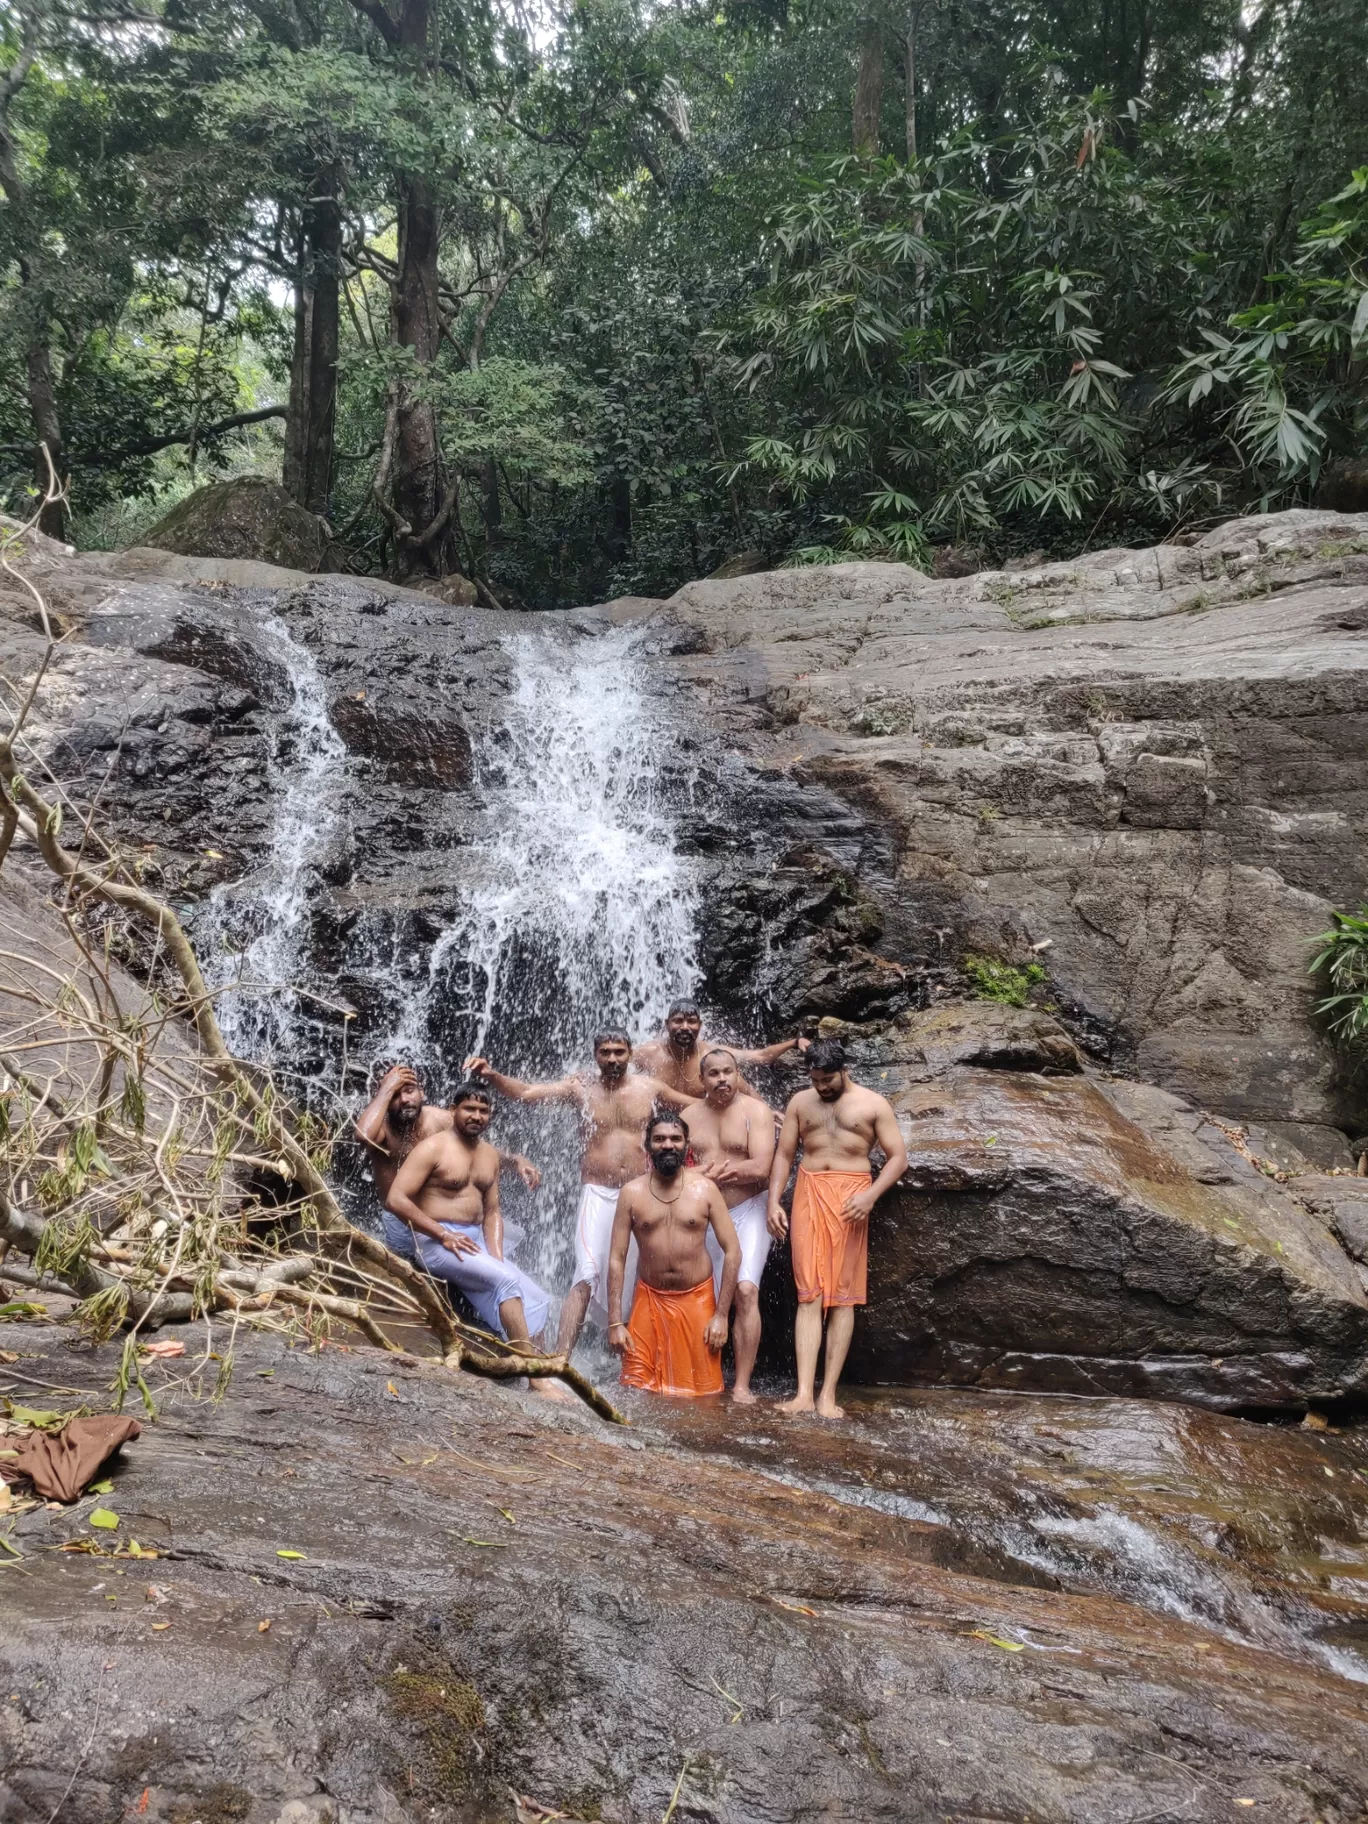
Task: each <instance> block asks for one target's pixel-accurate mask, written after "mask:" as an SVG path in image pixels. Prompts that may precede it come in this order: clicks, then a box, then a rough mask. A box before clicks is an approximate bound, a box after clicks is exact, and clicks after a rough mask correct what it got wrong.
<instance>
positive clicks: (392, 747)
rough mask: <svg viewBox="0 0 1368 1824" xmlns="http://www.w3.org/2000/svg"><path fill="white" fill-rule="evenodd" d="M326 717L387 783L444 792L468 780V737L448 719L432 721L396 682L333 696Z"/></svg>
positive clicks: (458, 723) (469, 753) (469, 769)
mask: <svg viewBox="0 0 1368 1824" xmlns="http://www.w3.org/2000/svg"><path fill="white" fill-rule="evenodd" d="M328 714H329V716H330V718H331V720H332V724H333V727H334V728H335V729H336V730H337V732H338V734H339V735H341V737H342V739H343V740H344V741H345V742H346V744H347V746H348V747H349V748H350V749H351V751H352V752H353V753H354V754H365V755H367V756H368V757H369V758H371V759H376V760H381V761H383V762H384V777H385V778H386V780H387V781H388V782H389V783H390V784H391V785H419V786H422V785H426V786H434V787H436V788H438V789H439V790H442V791H450V790H452V789H453V788H454V787H456V786H458V785H464V784H466V783H467V781H468V780H469V778H470V772H471V749H470V737H469V735H468V734H467V733H466V731H465V729H464V727H463V726H462V724H461V723H460V722H459V721H458V720H456V719H455V718H454V717H449V718H445V719H441V720H439V719H437V718H436V717H434V716H433V715H431V714H430V713H428V712H427V710H426V708H425V707H420V706H415V704H414V701H413V698H412V696H411V694H410V693H409V692H408V691H407V690H405V689H404V688H403V686H402V685H400V684H398V683H396V684H393V685H390V686H389V687H385V686H383V685H382V686H381V687H380V688H379V689H377V690H375V691H373V692H366V691H353V692H351V693H350V694H347V695H343V696H340V697H335V698H334V699H333V701H332V703H331V704H330V705H329V709H328Z"/></svg>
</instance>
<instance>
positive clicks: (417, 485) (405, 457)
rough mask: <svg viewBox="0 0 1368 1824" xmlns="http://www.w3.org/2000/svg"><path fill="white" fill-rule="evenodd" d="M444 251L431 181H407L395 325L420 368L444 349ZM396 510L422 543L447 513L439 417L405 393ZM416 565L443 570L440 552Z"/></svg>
mask: <svg viewBox="0 0 1368 1824" xmlns="http://www.w3.org/2000/svg"><path fill="white" fill-rule="evenodd" d="M440 247H441V209H440V207H439V205H438V203H437V200H436V197H435V196H434V194H433V189H432V186H431V184H429V183H428V182H427V180H426V179H425V178H420V177H414V176H411V175H410V176H406V177H405V178H404V179H403V180H402V189H401V194H400V200H399V277H398V280H397V282H396V284H395V288H394V302H393V310H392V321H393V330H394V341H395V344H396V346H397V347H399V348H405V349H409V350H411V351H412V354H413V357H414V360H415V361H416V362H417V364H418V366H419V367H428V366H430V365H431V363H432V362H433V361H435V360H436V358H437V351H438V349H439V347H440V346H441V340H442V323H441V317H440V315H439V313H438V308H437V255H438V252H439V249H440ZM394 470H395V473H394V505H395V509H396V511H397V512H398V513H399V515H400V516H401V518H403V519H405V520H406V521H407V522H408V526H409V536H410V538H411V539H416V540H419V541H421V539H422V537H423V535H424V533H425V532H426V531H427V530H428V528H429V527H430V526H431V525H432V524H433V522H434V521H435V520H436V519H437V517H438V514H439V513H440V512H441V508H442V456H441V448H440V445H439V443H438V439H437V414H436V412H435V411H434V410H433V408H432V406H431V405H430V404H429V403H428V402H427V401H426V400H424V399H419V398H415V397H414V396H413V393H412V391H411V390H410V389H409V388H408V387H405V388H404V389H403V391H402V394H401V396H400V401H399V424H398V438H397V441H396V445H395V463H394ZM410 551H411V562H412V564H414V565H418V564H421V563H423V561H424V557H425V556H426V559H427V561H428V562H429V563H431V564H432V565H433V566H434V567H435V568H438V569H440V568H441V566H440V563H439V561H438V558H439V554H438V552H437V551H429V552H426V553H423V552H421V551H420V550H418V548H417V547H416V546H410Z"/></svg>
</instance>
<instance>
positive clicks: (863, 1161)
mask: <svg viewBox="0 0 1368 1824" xmlns="http://www.w3.org/2000/svg"><path fill="white" fill-rule="evenodd" d="M808 1075H809V1076H810V1078H811V1080H812V1088H811V1089H804V1090H800V1091H799V1093H798V1094H797V1095H796V1096H794V1097H793V1099H792V1100H791V1101H790V1103H789V1105H788V1107H787V1108H786V1109H785V1110H784V1125H783V1128H782V1129H781V1130H780V1134H779V1144H778V1146H777V1147H776V1148H775V1150H774V1164H773V1166H772V1167H771V1169H770V1181H769V1226H770V1233H771V1234H772V1235H775V1236H778V1237H783V1236H784V1235H789V1236H790V1237H791V1246H792V1254H793V1277H794V1281H795V1283H796V1285H797V1287H798V1316H797V1319H796V1320H795V1323H794V1326H793V1346H794V1353H795V1354H796V1356H797V1358H798V1391H797V1393H796V1394H795V1395H794V1397H793V1398H792V1399H791V1400H786V1401H785V1402H784V1408H785V1410H786V1411H788V1412H814V1411H815V1412H817V1413H819V1414H820V1415H821V1416H822V1417H823V1418H827V1419H840V1418H844V1417H845V1414H844V1413H843V1412H842V1410H841V1408H840V1407H839V1406H838V1405H837V1404H836V1387H837V1383H838V1382H839V1381H840V1378H841V1370H842V1368H844V1367H845V1359H846V1354H847V1352H848V1351H849V1349H850V1339H851V1336H852V1335H853V1333H854V1329H855V1307H856V1305H862V1304H863V1303H864V1302H865V1278H866V1269H867V1266H868V1261H869V1213H870V1211H871V1210H872V1209H873V1208H874V1205H875V1204H876V1203H877V1202H878V1201H879V1199H880V1197H882V1196H883V1194H884V1192H885V1191H886V1190H888V1188H889V1187H890V1186H891V1185H894V1184H896V1183H897V1181H898V1179H899V1178H901V1177H902V1175H903V1173H904V1172H905V1171H906V1170H907V1148H906V1147H905V1146H904V1145H903V1138H902V1134H901V1133H900V1132H899V1130H898V1120H897V1116H896V1115H895V1114H894V1113H893V1110H892V1109H891V1108H890V1107H889V1105H888V1103H887V1102H886V1101H885V1100H884V1098H883V1097H882V1096H879V1095H875V1093H874V1091H873V1090H872V1089H863V1088H862V1087H861V1086H860V1085H859V1084H858V1083H853V1082H852V1081H851V1080H850V1077H849V1075H848V1073H847V1071H846V1058H845V1051H844V1048H843V1047H842V1046H841V1044H840V1042H839V1040H837V1039H818V1040H817V1042H816V1043H815V1044H814V1045H812V1046H811V1047H810V1048H809V1050H808ZM800 1146H801V1147H802V1149H803V1163H802V1164H801V1165H800V1166H799V1168H798V1181H797V1184H796V1186H795V1187H794V1192H793V1221H792V1224H790V1222H789V1219H788V1217H787V1216H786V1215H785V1214H784V1206H783V1204H782V1203H781V1202H780V1201H779V1200H780V1198H781V1197H782V1196H783V1194H784V1186H785V1185H786V1184H787V1183H788V1176H789V1172H790V1170H791V1169H792V1167H793V1161H794V1157H795V1155H796V1154H797V1151H798V1148H799V1147H800ZM876 1146H877V1147H879V1148H880V1149H881V1150H882V1152H883V1155H884V1166H883V1170H882V1171H881V1172H880V1173H879V1175H878V1177H877V1178H875V1179H873V1180H872V1181H871V1178H870V1167H869V1155H870V1153H871V1152H872V1151H873V1150H874V1148H875V1147H876ZM824 1329H825V1332H826V1370H825V1372H824V1374H823V1376H822V1391H821V1394H820V1396H816V1397H814V1389H815V1386H816V1381H817V1356H818V1353H819V1352H820V1350H821V1347H822V1333H823V1330H824Z"/></svg>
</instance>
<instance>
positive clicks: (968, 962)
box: [961, 955, 1045, 1007]
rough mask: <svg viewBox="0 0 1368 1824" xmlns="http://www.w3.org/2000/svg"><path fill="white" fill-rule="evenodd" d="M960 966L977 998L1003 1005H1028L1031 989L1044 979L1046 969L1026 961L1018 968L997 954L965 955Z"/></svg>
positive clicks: (977, 999)
mask: <svg viewBox="0 0 1368 1824" xmlns="http://www.w3.org/2000/svg"><path fill="white" fill-rule="evenodd" d="M961 967H962V968H963V970H964V973H965V974H966V975H967V976H968V977H969V982H970V985H971V987H972V989H973V994H974V999H975V1000H976V1001H1000V1002H1001V1003H1002V1005H1003V1006H1004V1007H1026V1006H1029V1005H1030V999H1031V990H1032V989H1033V988H1038V987H1039V986H1040V984H1041V983H1042V982H1043V981H1044V980H1045V970H1044V969H1043V968H1042V967H1041V965H1040V964H1039V963H1027V964H1026V965H1025V967H1024V968H1020V969H1019V968H1017V967H1016V965H1015V964H1013V963H1008V962H1004V961H1003V959H1002V958H1001V957H998V956H973V955H970V956H966V957H965V958H964V961H963V963H962V965H961Z"/></svg>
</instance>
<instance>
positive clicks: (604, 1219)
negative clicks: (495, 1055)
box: [466, 1032, 688, 1355]
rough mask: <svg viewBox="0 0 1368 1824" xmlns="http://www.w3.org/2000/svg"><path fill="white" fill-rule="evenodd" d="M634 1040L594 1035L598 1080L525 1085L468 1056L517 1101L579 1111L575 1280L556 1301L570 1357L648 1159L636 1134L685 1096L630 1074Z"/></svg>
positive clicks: (474, 1070) (476, 1073)
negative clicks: (623, 1196) (657, 1110)
mask: <svg viewBox="0 0 1368 1824" xmlns="http://www.w3.org/2000/svg"><path fill="white" fill-rule="evenodd" d="M631 1059H632V1041H631V1040H630V1039H629V1038H628V1037H627V1034H626V1033H625V1032H601V1033H600V1034H599V1035H598V1037H597V1038H596V1039H595V1040H594V1063H595V1064H596V1065H597V1066H598V1080H597V1082H595V1081H592V1080H591V1079H589V1078H587V1077H578V1076H575V1077H561V1078H560V1079H558V1081H556V1082H554V1083H523V1082H521V1081H520V1080H519V1079H518V1078H517V1077H506V1076H504V1075H503V1073H502V1072H501V1071H497V1070H494V1069H492V1068H491V1066H490V1063H489V1060H488V1059H487V1058H468V1059H467V1060H466V1069H467V1071H469V1073H470V1075H471V1076H472V1077H478V1078H480V1079H481V1080H482V1081H485V1082H488V1083H492V1084H493V1085H494V1087H495V1089H497V1090H499V1091H500V1092H501V1093H502V1094H503V1095H505V1096H511V1097H512V1098H513V1100H514V1101H515V1102H571V1103H573V1104H574V1106H575V1107H576V1108H577V1109H578V1110H579V1113H580V1131H581V1132H582V1134H583V1136H584V1154H583V1157H582V1159H581V1161H580V1184H581V1187H582V1188H581V1190H580V1201H579V1213H578V1216H577V1218H576V1222H575V1283H574V1284H573V1285H572V1286H571V1288H570V1291H569V1293H568V1294H567V1296H566V1300H565V1303H564V1304H563V1305H562V1306H561V1315H560V1331H559V1334H558V1336H557V1339H556V1349H557V1352H558V1353H559V1354H561V1355H569V1353H570V1351H571V1350H572V1349H573V1348H574V1346H575V1344H576V1343H577V1342H578V1341H579V1333H580V1331H581V1330H582V1329H583V1328H584V1319H585V1314H586V1312H587V1311H588V1309H589V1302H590V1300H591V1299H593V1300H595V1301H596V1302H597V1303H598V1304H599V1305H602V1303H603V1298H604V1293H605V1291H606V1288H607V1276H608V1246H609V1243H610V1241H611V1240H612V1235H613V1214H614V1212H615V1210H616V1209H617V1201H618V1192H619V1191H620V1190H621V1188H622V1186H623V1185H624V1184H626V1182H627V1180H628V1179H629V1178H635V1177H636V1176H637V1174H638V1173H639V1172H640V1171H641V1169H642V1167H643V1166H644V1165H645V1163H646V1155H645V1153H643V1151H642V1149H641V1132H642V1128H643V1126H644V1125H645V1122H646V1118H647V1116H648V1115H649V1114H650V1112H651V1110H652V1108H653V1107H654V1106H655V1104H656V1103H657V1102H667V1103H669V1104H671V1105H672V1106H675V1107H678V1106H680V1105H681V1104H682V1103H684V1102H686V1101H687V1100H688V1097H687V1096H684V1095H681V1094H680V1093H679V1091H678V1090H675V1089H671V1088H670V1086H669V1085H668V1084H666V1083H657V1082H655V1081H654V1080H653V1079H652V1078H650V1077H634V1076H629V1075H628V1074H627V1066H628V1064H629V1063H630V1062H631Z"/></svg>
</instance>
